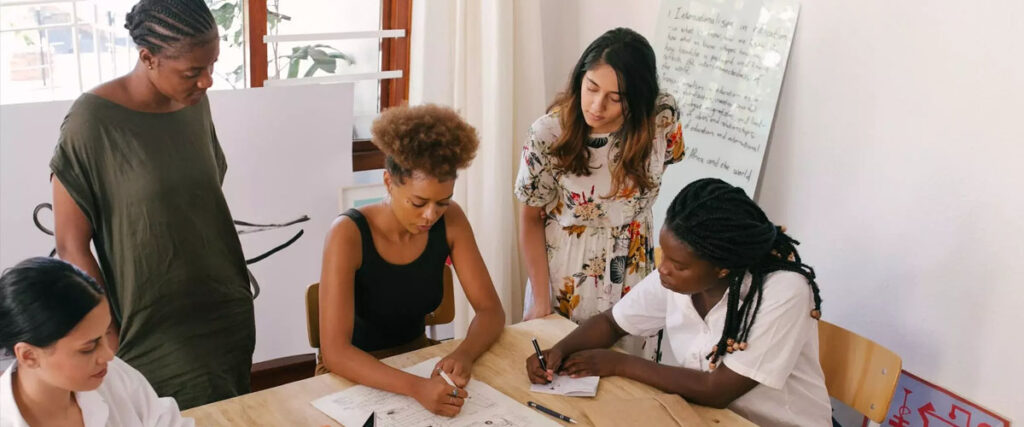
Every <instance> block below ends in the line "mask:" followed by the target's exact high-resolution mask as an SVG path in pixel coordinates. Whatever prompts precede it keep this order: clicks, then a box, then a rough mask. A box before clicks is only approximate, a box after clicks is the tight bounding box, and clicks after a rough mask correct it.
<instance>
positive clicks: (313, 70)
mask: <svg viewBox="0 0 1024 427" xmlns="http://www.w3.org/2000/svg"><path fill="white" fill-rule="evenodd" d="M318 68H320V63H319V62H314V63H313V65H310V66H309V69H308V70H306V74H305V75H303V76H302V77H313V74H316V70H317V69H318Z"/></svg>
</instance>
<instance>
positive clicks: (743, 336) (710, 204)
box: [665, 178, 821, 369]
mask: <svg viewBox="0 0 1024 427" xmlns="http://www.w3.org/2000/svg"><path fill="white" fill-rule="evenodd" d="M665 227H666V228H668V229H669V230H670V231H671V232H672V234H673V235H674V236H675V237H676V238H677V239H679V240H680V241H681V242H685V243H686V244H687V245H689V246H690V247H691V248H692V249H693V251H694V252H695V253H696V254H697V255H698V256H699V257H701V258H703V259H704V260H706V261H708V262H710V263H711V264H713V265H715V266H717V267H719V268H723V269H728V271H729V273H728V276H727V280H728V281H729V299H728V305H727V311H726V315H725V328H724V330H723V331H722V337H721V338H719V340H718V344H717V345H716V346H714V347H713V348H712V350H711V352H710V353H709V354H708V355H707V356H706V357H705V358H706V359H708V360H710V367H711V368H712V369H714V368H715V366H716V365H717V364H718V363H719V361H720V360H721V358H722V357H723V356H725V354H726V353H732V352H733V351H739V350H745V349H746V348H747V338H748V337H749V336H750V330H751V328H752V327H753V326H754V322H755V321H756V320H757V312H758V310H759V309H760V308H761V300H762V298H763V295H764V293H763V288H764V281H765V276H766V275H768V273H771V272H774V271H779V270H784V271H792V272H795V273H799V274H800V275H802V276H804V277H805V278H807V282H808V283H809V284H810V286H811V291H812V293H813V295H814V310H812V311H811V313H810V315H811V317H813V318H815V319H818V318H820V317H821V296H820V295H819V292H818V284H817V283H816V282H815V281H814V278H815V275H814V269H813V268H811V266H809V265H807V264H804V263H803V261H801V260H800V254H799V253H798V252H797V250H796V245H798V244H799V243H800V242H798V241H796V240H794V239H793V238H792V237H790V236H789V235H787V234H786V233H785V230H784V229H783V228H782V227H779V226H776V225H775V224H772V222H771V221H769V220H768V217H767V216H766V215H765V214H764V211H762V210H761V208H760V207H758V206H757V204H755V203H754V201H753V200H751V199H750V197H747V194H746V193H744V192H743V189H741V188H739V187H734V186H732V185H730V184H728V183H726V182H725V181H722V180H720V179H716V178H705V179H701V180H698V181H695V182H693V183H691V184H690V185H687V186H686V188H684V189H683V190H682V191H680V192H679V194H678V195H677V196H676V197H675V199H674V200H672V204H671V205H670V206H669V208H668V214H667V215H666V219H665ZM748 272H749V273H750V275H751V277H752V280H751V283H750V290H749V291H748V292H747V295H746V296H745V297H744V298H743V300H742V301H741V300H740V287H741V286H742V284H743V279H744V277H745V276H746V273H748Z"/></svg>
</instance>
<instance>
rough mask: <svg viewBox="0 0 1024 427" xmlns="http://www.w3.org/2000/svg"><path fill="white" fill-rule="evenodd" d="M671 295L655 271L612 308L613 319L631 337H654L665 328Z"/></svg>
mask: <svg viewBox="0 0 1024 427" xmlns="http://www.w3.org/2000/svg"><path fill="white" fill-rule="evenodd" d="M670 293H671V291H669V290H668V289H665V287H664V286H661V277H660V275H659V273H658V272H657V270H655V271H653V272H651V274H649V275H647V277H645V278H644V279H643V280H641V281H640V283H637V285H636V286H634V287H633V289H632V290H630V291H629V293H627V294H626V296H624V297H622V299H621V300H619V302H617V303H615V305H614V306H612V317H613V318H615V323H617V324H618V325H619V327H620V328H622V330H624V331H626V332H629V334H630V335H637V336H650V335H653V334H654V333H656V332H658V330H660V329H662V328H664V327H665V314H666V312H667V310H668V300H669V297H670V295H669V294H670Z"/></svg>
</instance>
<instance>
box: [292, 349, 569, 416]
mask: <svg viewBox="0 0 1024 427" xmlns="http://www.w3.org/2000/svg"><path fill="white" fill-rule="evenodd" d="M438 360H439V358H433V359H430V360H426V361H424V362H422V363H419V364H417V365H415V366H412V367H409V368H406V369H405V371H406V372H409V373H411V374H413V375H418V376H421V377H424V378H426V377H429V376H430V371H431V370H432V369H433V368H434V365H436V364H437V362H438ZM466 391H467V392H469V396H470V398H469V399H467V400H466V404H465V405H464V406H463V407H462V411H461V412H460V413H459V415H457V416H455V417H454V418H445V417H441V416H438V415H434V414H433V413H431V412H430V411H427V410H426V409H424V408H423V407H422V406H420V404H419V402H417V401H416V399H413V398H411V397H409V396H402V395H399V394H395V393H390V392H386V391H383V390H377V389H375V388H370V387H366V386H362V385H357V386H355V387H350V388H348V389H345V390H343V391H340V392H337V393H334V394H330V395H327V396H324V397H321V398H319V399H317V400H314V401H313V402H311V404H312V405H313V406H314V407H315V408H317V409H319V410H320V411H321V412H323V413H325V414H327V415H328V416H330V417H331V418H333V419H335V420H336V421H338V422H339V423H341V424H342V425H344V426H345V427H360V426H362V425H363V423H364V422H366V419H367V418H369V416H370V413H375V414H376V417H377V420H376V422H377V424H376V425H377V426H432V427H478V426H479V427H520V426H522V427H526V426H552V427H553V426H559V425H560V424H558V423H557V422H555V421H554V420H552V419H551V418H549V417H547V416H546V415H543V414H540V413H538V412H536V411H534V410H532V409H530V408H528V407H527V406H526V405H524V404H522V403H520V402H516V401H515V400H513V399H512V398H510V397H508V396H506V395H504V394H502V393H501V392H500V391H498V390H496V389H494V387H491V386H490V385H488V384H486V383H484V382H482V381H477V380H470V381H469V384H468V385H467V386H466Z"/></svg>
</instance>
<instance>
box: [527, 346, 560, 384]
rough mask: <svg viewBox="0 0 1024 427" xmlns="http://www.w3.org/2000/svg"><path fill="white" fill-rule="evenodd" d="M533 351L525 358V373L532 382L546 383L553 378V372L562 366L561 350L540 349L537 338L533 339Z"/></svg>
mask: <svg viewBox="0 0 1024 427" xmlns="http://www.w3.org/2000/svg"><path fill="white" fill-rule="evenodd" d="M533 346H534V353H533V354H531V355H530V357H528V358H526V375H527V376H528V377H529V378H530V382H531V383H534V384H547V383H549V382H551V381H553V380H554V379H555V373H556V372H558V370H559V369H560V368H561V366H562V352H561V351H559V350H558V349H557V348H549V349H547V350H544V351H541V350H540V345H538V344H537V340H536V339H534V340H533Z"/></svg>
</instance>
